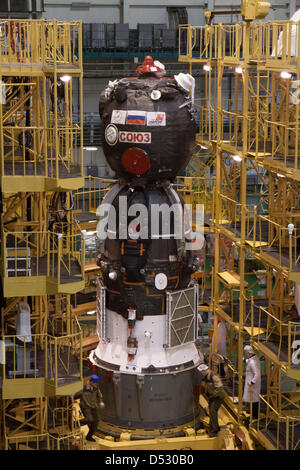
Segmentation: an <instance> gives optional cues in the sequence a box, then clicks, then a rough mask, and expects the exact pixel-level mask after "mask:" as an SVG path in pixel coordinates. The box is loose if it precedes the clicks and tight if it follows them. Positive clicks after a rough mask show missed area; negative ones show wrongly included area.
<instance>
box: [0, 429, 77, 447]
mask: <svg viewBox="0 0 300 470" xmlns="http://www.w3.org/2000/svg"><path fill="white" fill-rule="evenodd" d="M80 449H83V442H82V436H81V433H80V431H79V430H76V431H74V432H72V433H70V434H68V435H67V436H60V437H57V436H53V435H51V434H50V433H43V434H30V435H23V436H5V450H16V451H18V450H21V451H22V450H80Z"/></svg>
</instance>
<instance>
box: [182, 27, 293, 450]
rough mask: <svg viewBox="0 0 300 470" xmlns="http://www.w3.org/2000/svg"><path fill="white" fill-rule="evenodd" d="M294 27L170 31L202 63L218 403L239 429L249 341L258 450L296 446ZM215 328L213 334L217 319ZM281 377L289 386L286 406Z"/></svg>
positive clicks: (189, 58)
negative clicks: (223, 339)
mask: <svg viewBox="0 0 300 470" xmlns="http://www.w3.org/2000/svg"><path fill="white" fill-rule="evenodd" d="M299 28H300V23H299V22H298V23H293V22H289V21H281V22H265V23H259V22H256V23H252V22H245V23H237V24H235V25H223V24H221V23H219V24H216V25H207V26H204V27H194V26H190V25H183V26H181V27H180V34H179V41H180V45H179V61H182V62H189V63H190V70H191V71H192V65H193V64H203V65H204V66H205V87H204V88H205V96H204V98H203V99H201V100H199V101H198V103H197V102H196V107H197V109H198V113H199V118H200V131H199V135H198V138H197V143H198V144H199V145H202V146H205V147H206V148H208V149H214V151H215V153H216V162H215V173H216V191H215V208H214V211H215V224H214V225H213V230H214V233H215V260H214V268H213V273H214V274H213V281H214V282H213V285H214V296H213V299H212V303H213V309H214V312H215V313H216V314H217V315H218V316H219V317H221V318H223V320H225V322H226V324H227V326H228V331H230V336H229V341H228V343H229V344H228V345H227V346H228V348H227V350H228V358H229V359H230V361H231V364H233V365H230V364H229V365H228V372H227V377H226V380H225V384H226V385H225V386H226V389H227V392H228V397H227V404H228V406H229V407H230V408H231V409H232V411H233V413H234V414H235V416H236V419H237V420H238V422H239V423H241V422H242V421H243V419H244V416H245V414H244V412H243V408H242V404H243V402H242V396H243V386H244V366H243V347H244V345H245V341H247V342H249V341H250V342H251V344H253V346H254V347H256V349H257V350H258V351H259V353H260V354H261V355H263V356H264V362H265V365H266V367H265V372H264V374H265V379H266V390H265V394H261V402H260V403H261V407H260V411H261V416H260V419H259V420H258V422H257V421H255V420H254V421H253V420H252V419H250V421H251V422H250V427H249V429H250V431H251V432H252V433H253V436H255V437H256V438H257V439H258V440H259V442H260V443H261V444H262V445H263V446H264V447H265V448H276V449H279V448H280V449H281V448H286V449H296V448H298V445H299V437H300V432H299V431H300V428H299V420H300V410H299V387H298V386H297V380H298V381H299V377H300V369H299V366H298V364H297V362H298V361H297V360H296V362H295V358H296V354H297V349H295V348H294V349H293V347H292V345H295V344H298V341H299V329H300V321H299V316H298V313H297V309H296V307H297V306H296V299H295V290H296V288H297V283H299V274H298V271H300V265H299V260H300V259H299V256H300V251H299V249H300V242H299V222H298V220H299V219H298V217H299V183H298V181H299V170H300V167H299V159H298V153H299V150H298V148H299V100H298V92H299V90H298V89H299V83H300V82H299V78H300V74H299V72H300V66H299V64H300V62H299V44H300V42H299V41H300V31H299ZM228 76H231V80H232V96H231V97H229V98H228V99H227V97H226V96H225V93H224V88H225V86H224V83H225V77H228ZM253 175H254V176H255V181H256V183H255V184H253ZM257 183H258V184H257ZM253 188H254V189H253ZM253 198H255V202H254V203H253V202H252V201H251V199H252V200H253ZM249 256H250V257H251V259H252V260H256V263H257V267H256V270H257V272H260V273H263V278H264V280H265V285H266V288H265V295H263V296H261V295H259V294H256V295H254V291H253V290H252V289H253V285H251V286H249V283H248V282H247V280H246V275H247V261H248V257H249ZM217 315H215V317H216V316H217ZM214 329H215V331H214V334H215V335H217V322H216V321H215V324H214ZM215 343H216V342H215ZM215 352H216V351H215ZM282 377H283V378H284V380H288V379H291V380H292V381H293V380H294V382H291V384H290V387H295V390H294V389H293V390H294V391H291V396H292V397H293V400H292V401H293V404H294V405H293V407H290V409H289V407H287V406H286V405H284V403H286V397H285V395H284V393H282V390H283V388H282V387H283V385H282V384H281V385H280V383H281V382H282V380H283V379H282ZM295 384H296V385H295ZM283 409H284V413H283ZM263 416H266V417H267V418H266V419H265V421H264V420H263V419H261V418H262V417H263ZM270 417H271V418H272V419H271V420H270ZM272 420H273V421H274V423H275V424H276V426H275V425H274V423H273V424H272V423H271V421H272ZM270 423H271V424H270ZM274 426H275V427H274ZM275 428H276V430H275ZM272 432H273V434H274V436H275V438H274V436H273V435H272ZM297 436H298V437H297Z"/></svg>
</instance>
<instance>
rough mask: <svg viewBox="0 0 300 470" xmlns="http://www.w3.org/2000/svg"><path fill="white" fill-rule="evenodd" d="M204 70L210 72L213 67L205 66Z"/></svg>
mask: <svg viewBox="0 0 300 470" xmlns="http://www.w3.org/2000/svg"><path fill="white" fill-rule="evenodd" d="M203 69H204V70H205V72H209V71H210V70H211V66H210V65H208V64H205V65H203Z"/></svg>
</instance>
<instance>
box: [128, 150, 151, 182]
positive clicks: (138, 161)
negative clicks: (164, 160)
mask: <svg viewBox="0 0 300 470" xmlns="http://www.w3.org/2000/svg"><path fill="white" fill-rule="evenodd" d="M122 165H123V167H124V168H125V170H126V171H128V172H129V173H133V174H134V175H143V174H144V173H147V171H148V170H149V168H150V160H149V157H148V155H147V152H145V151H144V150H142V149H139V148H136V147H132V148H130V149H128V150H126V151H125V152H124V153H123V155H122Z"/></svg>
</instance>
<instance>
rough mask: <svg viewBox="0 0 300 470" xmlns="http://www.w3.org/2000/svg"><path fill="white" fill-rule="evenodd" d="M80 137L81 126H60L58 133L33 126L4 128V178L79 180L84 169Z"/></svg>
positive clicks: (2, 164)
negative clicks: (27, 177)
mask: <svg viewBox="0 0 300 470" xmlns="http://www.w3.org/2000/svg"><path fill="white" fill-rule="evenodd" d="M80 138H81V129H80V127H79V126H78V125H74V126H73V127H60V128H58V129H56V131H55V130H54V128H42V127H34V126H29V127H22V126H20V127H19V126H5V127H3V144H2V145H1V147H2V152H1V155H2V158H1V176H34V177H38V176H44V177H46V178H56V179H60V178H69V177H72V176H73V177H80V176H82V168H83V160H82V159H83V157H82V152H81V149H80ZM29 139H30V143H29ZM56 140H57V144H56Z"/></svg>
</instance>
